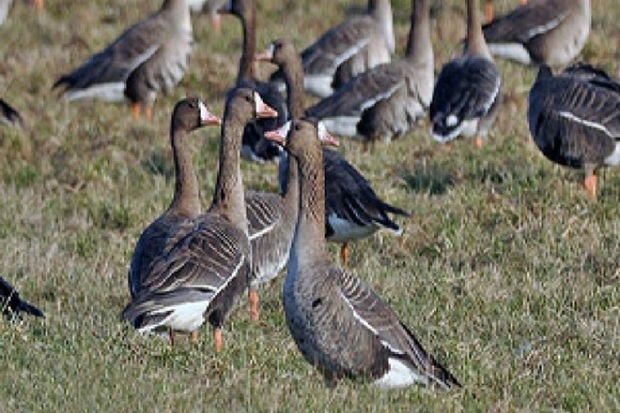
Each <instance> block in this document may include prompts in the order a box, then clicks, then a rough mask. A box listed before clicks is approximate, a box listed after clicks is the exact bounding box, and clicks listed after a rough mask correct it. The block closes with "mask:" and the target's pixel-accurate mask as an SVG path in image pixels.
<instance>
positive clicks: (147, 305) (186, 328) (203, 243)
mask: <svg viewBox="0 0 620 413" xmlns="http://www.w3.org/2000/svg"><path fill="white" fill-rule="evenodd" d="M255 116H277V114H276V113H275V111H274V110H273V109H272V108H270V107H269V106H267V105H266V104H265V103H264V102H263V101H262V99H261V98H260V96H259V95H258V93H256V92H255V91H252V90H250V89H244V88H241V89H237V90H235V92H234V93H233V94H232V95H231V96H230V98H229V100H228V102H227V105H226V110H225V113H224V122H223V125H222V135H221V138H220V166H219V171H218V175H217V182H216V185H215V193H214V195H213V202H212V204H211V207H210V208H209V210H208V211H207V212H206V213H205V214H203V215H200V216H198V217H196V218H194V219H193V220H191V221H189V222H185V223H182V224H180V225H179V226H177V227H175V228H173V229H172V230H171V231H170V234H169V235H168V238H167V241H166V245H165V246H164V248H163V253H162V254H161V255H160V256H159V257H158V258H157V259H156V260H155V261H153V263H152V264H151V267H150V272H149V274H147V276H146V277H145V279H143V281H142V290H141V291H140V292H139V293H138V295H137V296H136V297H135V298H134V299H133V300H132V302H131V303H129V305H128V306H127V307H126V308H125V310H124V311H123V317H124V318H125V319H126V320H128V321H129V322H130V323H131V324H132V325H133V326H134V327H135V328H136V329H137V330H138V331H139V332H141V333H148V332H156V333H157V332H166V331H168V333H169V337H170V341H171V343H173V342H174V341H173V332H175V331H181V332H186V333H191V335H192V339H193V340H194V341H195V340H196V339H197V333H196V331H197V330H198V328H199V327H200V326H201V325H202V324H203V323H204V321H205V320H207V321H208V322H209V323H210V324H211V325H212V326H213V327H214V328H215V348H216V350H218V351H219V350H221V349H222V347H223V339H222V330H221V329H222V325H223V324H224V322H225V321H226V319H227V318H228V315H229V314H230V312H231V310H232V308H233V306H234V304H235V303H236V301H237V299H238V298H239V296H240V295H241V294H242V293H243V292H244V291H245V289H246V288H247V287H248V283H249V276H250V267H251V262H252V257H251V254H252V253H251V249H250V241H249V239H248V224H247V216H246V212H245V201H244V195H243V182H242V176H241V167H240V165H239V161H240V149H241V137H242V133H243V127H244V125H245V124H246V123H247V122H248V121H249V120H250V119H251V118H252V117H255Z"/></svg>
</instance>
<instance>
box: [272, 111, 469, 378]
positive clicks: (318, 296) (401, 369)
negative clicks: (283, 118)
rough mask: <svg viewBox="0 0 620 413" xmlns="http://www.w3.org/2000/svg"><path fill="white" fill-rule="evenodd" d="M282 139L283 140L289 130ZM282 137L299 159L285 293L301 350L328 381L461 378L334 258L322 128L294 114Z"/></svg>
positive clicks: (290, 322)
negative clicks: (329, 247) (329, 246)
mask: <svg viewBox="0 0 620 413" xmlns="http://www.w3.org/2000/svg"><path fill="white" fill-rule="evenodd" d="M270 138H272V139H275V138H276V136H275V135H270ZM279 140H280V141H281V142H282V143H284V137H282V136H280V137H279ZM284 144H285V145H286V150H287V151H288V153H289V155H290V156H292V157H295V158H296V159H297V162H298V168H299V176H300V182H299V183H298V184H299V185H300V191H301V194H300V195H301V199H300V207H299V218H298V221H297V226H296V228H295V236H294V238H293V245H292V248H291V257H290V262H289V265H288V271H287V274H286V280H285V282H284V291H283V294H282V297H283V304H284V312H285V315H286V321H287V324H288V327H289V330H290V332H291V334H292V336H293V339H294V340H295V342H296V343H297V346H298V348H299V350H300V351H301V353H302V354H303V356H304V357H305V358H306V360H307V361H308V362H310V363H311V364H312V365H314V366H315V367H316V368H317V369H318V370H319V371H320V372H321V373H322V374H323V376H324V378H325V382H326V384H328V385H330V386H333V385H335V384H336V383H337V381H338V380H339V379H341V378H345V377H348V378H353V379H362V380H369V381H371V382H372V383H373V384H375V385H376V386H379V387H384V388H393V387H404V386H408V385H411V384H414V383H423V384H427V385H433V386H437V387H442V388H449V387H451V386H458V385H459V383H458V382H457V380H456V379H455V378H454V377H453V376H452V374H450V373H449V372H448V371H447V370H446V369H444V368H443V367H442V366H441V365H440V364H439V363H438V362H437V361H435V360H434V359H433V357H432V356H430V355H429V354H428V353H427V352H426V351H425V350H424V349H423V348H422V346H421V345H420V343H419V341H418V339H417V338H416V337H415V336H414V335H413V334H412V333H411V331H410V330H409V329H408V328H407V327H406V326H405V325H404V324H403V323H402V322H401V321H400V320H399V319H398V317H397V316H396V314H395V313H394V311H393V310H392V309H391V308H390V307H389V306H388V305H387V303H385V301H383V300H382V299H381V298H380V297H379V296H378V295H377V294H376V293H375V292H374V291H373V290H372V289H371V288H370V287H369V286H368V285H367V284H366V283H364V282H363V281H362V280H361V279H359V278H358V277H357V276H355V274H353V273H352V272H349V271H345V270H343V269H342V268H340V267H338V266H336V265H334V264H332V263H331V261H330V259H329V256H328V254H327V251H326V246H325V239H324V228H325V222H324V220H325V209H324V208H325V199H324V194H325V188H324V187H323V185H324V175H323V160H322V157H323V151H322V150H321V147H320V142H319V138H318V133H317V129H316V128H315V127H314V126H313V125H312V124H311V123H308V122H304V121H293V125H292V127H291V131H290V133H289V135H288V137H287V138H286V143H284ZM291 184H292V183H291Z"/></svg>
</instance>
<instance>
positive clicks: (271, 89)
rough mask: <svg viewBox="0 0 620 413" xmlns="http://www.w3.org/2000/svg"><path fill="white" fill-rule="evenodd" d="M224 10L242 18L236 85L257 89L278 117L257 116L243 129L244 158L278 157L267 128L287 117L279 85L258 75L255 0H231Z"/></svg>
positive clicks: (222, 10) (275, 126)
mask: <svg viewBox="0 0 620 413" xmlns="http://www.w3.org/2000/svg"><path fill="white" fill-rule="evenodd" d="M220 11H221V12H222V13H230V14H232V15H234V16H236V17H238V18H239V20H240V21H241V27H242V29H243V50H242V52H241V58H240V60H239V74H238V75H237V85H236V87H247V88H251V89H254V90H256V91H257V92H258V93H259V94H260V95H261V97H262V98H263V99H264V100H265V103H267V104H268V105H269V106H271V107H272V108H274V109H275V110H276V111H277V112H278V117H277V118H270V119H257V120H254V121H252V122H250V123H249V124H248V125H247V126H246V128H245V130H244V132H243V146H242V151H243V152H242V154H243V156H244V158H246V159H250V160H253V161H257V162H263V161H266V160H275V159H277V158H278V157H279V156H280V152H281V149H280V148H279V147H278V146H277V145H274V144H273V143H272V142H270V141H268V140H266V139H265V138H264V134H265V132H266V131H269V130H274V129H277V128H279V127H280V126H282V125H283V124H284V122H285V121H286V119H287V114H286V107H285V105H284V99H283V97H282V94H281V93H280V92H279V91H278V88H277V86H276V85H274V84H271V83H267V82H261V81H259V80H258V79H257V76H256V67H255V62H254V55H255V54H256V18H257V16H256V15H257V11H256V0H229V1H228V2H227V3H226V5H225V6H224V8H222V9H221V10H220Z"/></svg>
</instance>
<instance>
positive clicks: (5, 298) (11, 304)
mask: <svg viewBox="0 0 620 413" xmlns="http://www.w3.org/2000/svg"><path fill="white" fill-rule="evenodd" d="M0 311H2V314H4V315H5V316H7V317H10V318H16V319H19V318H20V317H21V313H22V312H23V313H26V314H30V315H33V316H35V317H43V318H45V315H43V311H41V310H39V309H38V308H37V307H35V306H34V305H32V304H30V303H28V302H27V301H26V300H22V299H21V298H20V297H19V293H18V292H17V290H15V288H13V286H12V285H11V284H9V282H8V281H7V280H5V279H4V277H0Z"/></svg>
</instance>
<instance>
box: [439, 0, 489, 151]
mask: <svg viewBox="0 0 620 413" xmlns="http://www.w3.org/2000/svg"><path fill="white" fill-rule="evenodd" d="M500 85H501V79H500V73H499V69H498V68H497V66H496V65H495V63H494V62H493V58H492V57H491V54H490V53H489V49H488V47H487V45H486V43H485V41H484V37H483V36H482V30H481V28H480V17H479V10H478V0H467V42H466V46H465V53H464V54H463V55H462V56H461V57H458V58H456V59H454V60H451V61H450V62H448V63H447V64H446V65H444V67H443V68H442V69H441V72H440V73H439V77H438V78H437V83H436V84H435V90H434V91H433V99H432V102H431V107H430V118H431V122H432V123H433V132H432V134H433V138H434V139H435V140H436V141H437V142H441V143H446V142H450V141H452V140H454V139H456V138H457V137H458V136H465V137H474V143H475V145H476V146H477V147H480V146H482V142H483V138H484V137H486V135H487V133H488V131H489V129H490V127H491V125H492V124H493V121H494V120H495V116H496V114H497V108H498V106H499V94H500Z"/></svg>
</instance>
